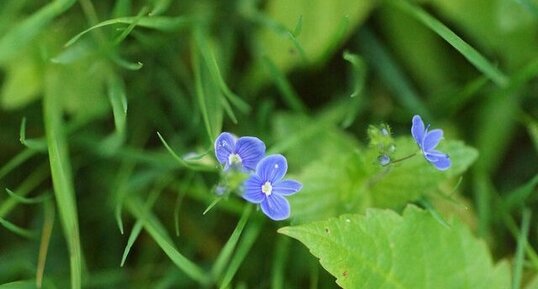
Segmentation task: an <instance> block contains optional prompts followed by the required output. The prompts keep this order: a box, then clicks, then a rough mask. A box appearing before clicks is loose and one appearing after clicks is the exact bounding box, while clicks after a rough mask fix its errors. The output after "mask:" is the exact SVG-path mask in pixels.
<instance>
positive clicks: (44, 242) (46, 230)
mask: <svg viewBox="0 0 538 289" xmlns="http://www.w3.org/2000/svg"><path fill="white" fill-rule="evenodd" d="M44 215H45V216H44V219H45V222H44V224H43V230H42V231H41V242H40V243H39V256H38V258H37V270H36V278H35V282H36V287H37V288H38V289H40V288H41V287H42V285H43V275H44V273H45V262H46V260H47V252H48V251H49V243H50V237H51V236H52V229H53V227H54V215H55V212H54V203H53V202H52V201H51V200H47V201H46V202H45V203H44Z"/></svg>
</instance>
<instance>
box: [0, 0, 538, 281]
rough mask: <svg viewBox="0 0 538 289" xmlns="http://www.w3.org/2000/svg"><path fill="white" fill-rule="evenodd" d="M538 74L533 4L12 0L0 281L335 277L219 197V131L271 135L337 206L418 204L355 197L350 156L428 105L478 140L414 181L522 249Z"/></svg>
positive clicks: (405, 128) (4, 10) (401, 129)
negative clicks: (459, 164)
mask: <svg viewBox="0 0 538 289" xmlns="http://www.w3.org/2000/svg"><path fill="white" fill-rule="evenodd" d="M537 76H538V2H537V1H534V0H475V1H465V0H450V1H443V0H422V1H406V0H387V1H374V0H362V1H351V0H337V1H323V0H309V1H307V0H298V1H285V0H267V1H254V0H253V1H249V0H235V1H234V0H223V1H210V0H202V1H196V0H192V1H187V0H185V1H172V0H147V1H134V0H133V1H131V0H116V1H90V0H79V1H74V0H56V1H41V0H38V1H28V0H2V1H1V2H0V190H1V191H0V217H1V218H0V222H1V224H2V225H3V226H2V227H0V284H4V283H9V282H16V281H17V283H14V284H11V285H9V286H12V287H2V285H0V288H35V284H36V282H37V284H42V286H43V287H44V288H69V287H70V286H71V288H80V287H83V288H337V285H336V284H335V283H334V278H333V277H332V276H330V275H329V274H328V273H326V272H325V271H324V270H323V268H321V267H320V266H319V264H318V261H317V260H316V259H315V258H314V257H312V256H311V255H310V254H309V253H308V250H307V249H306V248H304V247H303V246H302V245H301V244H299V243H298V242H296V241H292V240H291V239H289V238H288V237H285V236H282V235H279V234H278V233H277V232H276V229H277V228H279V227H282V226H284V225H286V224H288V222H280V223H277V222H271V221H269V220H265V218H264V216H263V215H262V214H260V213H259V212H256V211H253V212H250V211H249V210H250V209H248V207H247V206H245V203H244V202H243V201H242V200H241V199H240V198H237V197H230V198H228V199H226V200H222V201H220V202H219V203H218V204H217V205H216V206H215V207H214V208H213V209H212V210H210V211H209V212H208V213H207V214H205V215H203V214H202V213H203V212H204V210H205V209H206V208H207V207H208V206H209V205H210V204H211V203H212V202H213V201H214V199H215V196H214V192H213V189H214V186H215V185H216V183H217V182H218V177H219V174H218V170H217V166H216V165H217V163H216V161H215V160H214V157H213V152H212V144H213V141H214V139H215V137H216V136H217V135H218V134H219V133H220V132H221V131H230V132H233V133H235V134H237V135H253V136H257V137H259V138H261V139H262V140H263V141H264V142H265V143H266V144H267V146H268V150H269V151H270V152H273V153H275V152H278V153H283V154H285V155H286V156H287V157H288V162H289V167H290V174H291V175H292V176H293V177H294V178H296V179H299V180H301V181H302V182H303V183H304V184H305V189H304V191H305V192H304V193H305V196H307V194H308V193H309V191H316V188H314V187H311V188H308V185H309V183H310V184H312V183H315V182H316V181H318V182H320V183H325V184H327V183H328V184H330V185H335V187H334V192H332V193H334V194H341V195H342V198H341V201H340V203H339V204H338V206H341V208H340V209H339V210H336V211H335V212H334V214H338V213H341V212H354V213H361V212H362V211H363V209H364V208H366V207H371V206H376V207H389V208H392V209H396V210H399V209H401V204H399V205H394V204H392V203H390V202H389V203H387V202H382V201H379V202H376V200H374V201H364V202H363V199H361V201H360V202H363V203H361V205H360V206H357V207H354V208H353V209H351V208H348V207H346V204H347V203H345V202H348V201H349V199H350V198H351V199H354V198H355V197H354V196H351V197H349V196H347V195H346V194H347V193H350V192H352V191H350V190H348V188H349V187H347V186H348V185H347V183H345V182H342V181H341V179H339V177H341V175H340V173H339V172H340V171H338V168H345V171H346V174H347V175H346V177H345V178H346V179H347V180H354V179H357V178H358V176H362V173H361V172H359V171H361V170H366V169H363V168H361V167H360V166H359V168H358V169H357V170H358V171H354V170H353V169H354V168H356V166H355V167H353V165H349V164H348V163H350V162H351V163H353V162H354V160H353V158H352V157H350V155H348V154H346V153H348V152H351V151H353V150H356V149H358V150H366V148H367V144H368V137H367V135H366V129H367V127H368V125H369V124H379V123H381V122H385V123H388V124H390V125H391V127H392V131H393V133H394V135H395V136H405V135H409V132H410V125H411V117H412V116H413V115H414V114H420V115H422V117H423V118H424V119H425V121H426V122H427V123H431V124H432V127H441V128H443V129H444V131H445V138H446V139H459V140H462V141H463V142H465V144H466V145H468V146H470V147H474V148H475V149H476V150H477V151H478V155H477V156H475V157H476V160H475V161H474V163H473V164H472V165H471V162H472V161H470V162H469V163H466V165H465V168H467V167H468V166H470V167H469V168H468V169H467V171H466V172H465V173H464V174H463V175H462V177H457V174H456V173H455V174H454V175H449V176H448V177H449V180H448V181H446V182H443V183H441V184H440V185H439V187H440V188H438V186H436V184H438V183H434V186H433V187H432V186H429V185H428V186H425V187H424V188H423V191H417V192H416V195H415V196H432V195H433V196H435V195H436V194H438V193H436V192H438V191H443V192H445V193H446V194H449V195H450V197H451V199H450V201H447V200H446V199H444V198H437V199H435V198H434V199H433V200H432V202H433V204H434V206H435V207H436V210H438V211H440V212H441V213H442V214H444V215H446V216H456V218H461V219H462V220H464V222H465V223H467V224H469V226H470V227H471V228H472V229H473V230H474V232H475V233H476V234H477V235H478V236H480V237H482V238H485V239H486V241H487V242H488V244H489V245H490V248H491V251H492V253H493V256H494V257H495V258H496V259H499V258H508V259H511V258H512V257H513V255H514V254H515V251H516V249H515V248H516V239H517V236H518V234H519V233H518V232H519V229H518V228H519V223H520V220H521V218H522V217H521V211H522V209H523V208H528V209H530V210H531V211H535V208H536V207H537V203H536V201H537V197H536V194H535V193H536V184H537V182H538V177H537V173H538V154H537V150H538V120H537V117H538V97H537V94H538V81H537ZM157 132H159V133H160V134H161V136H162V138H163V140H165V141H166V143H168V144H169V145H170V147H171V149H172V150H173V151H175V152H176V153H177V154H178V155H179V156H180V157H181V158H182V159H180V160H179V161H178V160H177V159H175V158H174V157H173V156H172V155H171V154H170V152H169V151H167V149H166V148H165V146H164V144H163V142H162V141H161V140H160V139H159V137H158V135H157ZM403 147H405V145H404V146H403ZM403 154H405V153H403ZM185 159H187V161H185ZM470 159H473V160H474V158H470ZM322 160H324V161H323V162H321V161H322ZM366 166H371V164H368V165H366ZM465 168H463V169H462V170H461V171H458V174H459V173H462V172H463V171H464V170H465ZM336 172H338V173H336ZM427 177H429V175H428V176H427ZM349 186H350V187H353V185H349ZM319 188H323V189H324V188H325V187H319ZM319 188H318V190H320V189H319ZM6 189H7V190H6ZM343 190H348V191H346V192H343ZM454 191H455V192H454ZM321 193H323V192H321ZM299 194H300V193H299ZM312 196H315V194H314V195H312ZM297 198H298V199H297V200H296V201H295V202H294V200H292V205H294V207H292V219H291V222H292V223H294V222H302V219H301V217H303V215H301V216H299V215H297V216H295V215H293V212H294V211H298V212H301V211H302V212H304V211H305V210H306V208H308V207H309V206H314V204H309V203H304V200H303V201H302V202H301V200H300V199H299V197H297ZM310 201H311V202H316V198H315V197H314V198H311V200H310ZM408 201H414V199H412V198H411V199H405V202H408ZM454 202H455V203H456V204H454ZM245 208H247V209H245ZM357 208H360V209H357ZM330 214H333V213H332V212H331V213H330ZM241 216H243V218H242V219H241ZM534 217H536V216H534ZM247 218H248V219H247ZM309 218H310V217H309ZM307 219H308V218H307ZM240 220H242V221H240ZM247 220H248V221H247ZM238 222H239V224H240V225H239V226H238V227H236V225H237V224H238ZM245 222H246V225H245ZM242 226H244V227H242ZM530 228H531V229H530V233H529V235H528V239H529V242H530V246H529V248H530V249H529V250H528V251H527V253H528V258H529V259H530V260H531V262H530V263H531V264H538V263H537V262H536V260H538V258H537V257H536V255H535V253H533V252H534V251H533V250H532V246H536V245H537V243H536V237H537V236H538V230H537V229H538V228H537V227H536V222H531V227H530ZM234 230H236V231H234ZM233 232H236V233H234V234H233ZM241 232H242V233H241ZM240 233H241V234H240ZM230 236H232V237H231V238H230ZM234 236H235V237H234ZM234 238H235V239H234ZM126 247H127V251H129V252H128V253H129V255H128V257H127V258H126V260H125V264H123V266H120V263H122V256H124V251H126ZM532 260H534V262H532ZM527 265H528V264H527ZM525 268H526V269H525V270H524V275H523V276H524V280H527V278H529V277H530V276H532V275H533V274H534V273H535V272H536V270H537V267H536V266H534V265H529V266H526V267H525ZM6 286H8V285H6Z"/></svg>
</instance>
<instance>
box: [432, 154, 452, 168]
mask: <svg viewBox="0 0 538 289" xmlns="http://www.w3.org/2000/svg"><path fill="white" fill-rule="evenodd" d="M432 164H433V165H434V166H435V167H436V168H437V169H438V170H440V171H445V170H448V169H449V168H450V166H451V165H452V161H451V160H450V158H449V157H448V155H444V156H443V157H441V158H439V159H437V161H435V162H432Z"/></svg>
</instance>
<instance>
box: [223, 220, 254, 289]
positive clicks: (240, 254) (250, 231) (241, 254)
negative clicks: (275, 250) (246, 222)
mask: <svg viewBox="0 0 538 289" xmlns="http://www.w3.org/2000/svg"><path fill="white" fill-rule="evenodd" d="M261 228H262V224H261V223H252V224H251V225H250V226H249V227H248V228H247V229H246V231H245V234H244V235H243V239H242V240H241V242H240V243H239V246H238V248H237V251H236V253H235V255H234V256H233V258H232V260H231V261H230V265H229V266H228V270H226V273H224V277H223V278H222V281H221V282H220V284H219V288H220V289H225V288H228V286H229V285H230V283H231V282H232V279H233V277H234V276H235V273H237V270H238V269H239V266H241V263H243V260H244V259H245V257H246V256H247V254H248V252H249V251H250V248H251V247H252V245H253V244H254V241H255V240H256V238H258V234H259V233H260V230H261Z"/></svg>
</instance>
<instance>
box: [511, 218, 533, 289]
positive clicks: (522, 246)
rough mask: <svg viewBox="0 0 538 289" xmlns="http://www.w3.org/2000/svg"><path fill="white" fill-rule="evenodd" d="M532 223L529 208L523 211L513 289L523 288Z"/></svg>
mask: <svg viewBox="0 0 538 289" xmlns="http://www.w3.org/2000/svg"><path fill="white" fill-rule="evenodd" d="M530 223H531V211H530V210H529V209H527V208H525V209H524V210H523V216H522V217H521V231H520V232H519V236H518V238H517V249H516V256H515V260H514V274H513V278H512V289H519V288H521V275H522V273H523V263H524V262H525V250H526V248H527V246H528V245H527V238H528V237H529V229H530Z"/></svg>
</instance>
